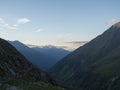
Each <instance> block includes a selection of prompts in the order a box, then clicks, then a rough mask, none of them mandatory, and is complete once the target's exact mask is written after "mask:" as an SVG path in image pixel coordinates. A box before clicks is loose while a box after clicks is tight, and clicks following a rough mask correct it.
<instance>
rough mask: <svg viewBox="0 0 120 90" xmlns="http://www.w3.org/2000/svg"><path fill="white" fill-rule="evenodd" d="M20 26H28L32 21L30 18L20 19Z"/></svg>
mask: <svg viewBox="0 0 120 90" xmlns="http://www.w3.org/2000/svg"><path fill="white" fill-rule="evenodd" d="M17 22H18V24H26V23H29V22H30V19H28V18H20V19H18V20H17Z"/></svg>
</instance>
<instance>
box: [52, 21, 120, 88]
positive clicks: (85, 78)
mask: <svg viewBox="0 0 120 90" xmlns="http://www.w3.org/2000/svg"><path fill="white" fill-rule="evenodd" d="M119 24H120V23H116V24H115V25H113V26H111V27H110V28H109V29H108V30H107V31H105V32H104V33H103V34H101V35H99V36H97V37H96V38H95V39H93V40H91V41H90V42H88V43H87V44H85V45H83V46H82V47H80V48H78V49H76V50H75V51H74V52H72V53H71V54H69V55H67V56H66V57H65V58H63V59H62V60H61V61H60V62H58V63H57V64H56V65H55V66H54V67H53V68H51V70H50V73H51V75H52V76H53V77H54V78H55V79H56V80H58V81H61V82H62V83H65V84H68V85H72V86H76V87H82V88H84V89H90V90H96V89H99V90H108V88H109V87H111V90H114V89H116V87H118V88H120V87H119V84H118V83H117V85H116V86H115V85H113V86H110V85H109V83H113V82H112V81H110V80H111V79H112V78H114V77H116V75H118V77H119V76H120V74H117V73H115V74H114V75H113V72H114V71H116V72H117V71H118V68H119V64H118V63H117V62H120V57H119V56H118V55H119V53H118V52H120V27H118V25H119ZM116 25H117V26H116ZM114 59H115V60H114ZM112 62H114V64H112ZM114 65H116V68H114ZM116 69H117V70H116ZM102 72H103V73H102ZM106 72H107V73H109V74H107V73H106ZM118 72H119V71H118ZM117 80H119V78H118V79H117ZM114 83H115V82H114Z"/></svg>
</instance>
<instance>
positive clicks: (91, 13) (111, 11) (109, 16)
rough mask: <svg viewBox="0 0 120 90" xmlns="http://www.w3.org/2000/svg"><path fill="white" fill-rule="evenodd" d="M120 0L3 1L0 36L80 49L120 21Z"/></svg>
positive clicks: (0, 13)
mask: <svg viewBox="0 0 120 90" xmlns="http://www.w3.org/2000/svg"><path fill="white" fill-rule="evenodd" d="M119 4H120V0H0V36H1V38H4V39H7V40H19V41H21V42H24V43H26V44H34V45H55V46H66V47H68V48H69V49H73V48H76V47H78V46H79V45H80V44H81V43H83V42H84V41H90V40H91V39H93V38H94V37H96V36H97V35H99V34H101V33H102V32H104V31H105V30H106V29H107V28H109V27H110V26H111V25H112V24H114V23H116V22H118V21H119V20H120V11H119V9H120V6H119Z"/></svg>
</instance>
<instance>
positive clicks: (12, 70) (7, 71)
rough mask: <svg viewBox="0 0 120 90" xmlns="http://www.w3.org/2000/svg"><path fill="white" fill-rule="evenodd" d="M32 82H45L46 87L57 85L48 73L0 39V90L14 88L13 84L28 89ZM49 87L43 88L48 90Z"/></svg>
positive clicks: (43, 83) (24, 89) (38, 83)
mask: <svg viewBox="0 0 120 90" xmlns="http://www.w3.org/2000/svg"><path fill="white" fill-rule="evenodd" d="M30 83H32V84H30ZM34 83H36V84H37V85H41V83H42V86H44V85H46V84H47V86H46V88H47V87H48V86H50V87H49V88H51V87H54V86H55V87H56V85H57V84H56V82H55V81H54V80H53V79H52V78H51V76H50V75H49V74H47V73H46V72H44V71H42V70H40V69H38V68H37V67H36V66H34V65H32V64H31V63H30V62H29V61H27V60H26V58H25V57H24V56H22V55H21V54H20V53H19V52H18V51H17V50H16V49H15V48H14V47H13V46H12V45H10V44H9V43H8V42H7V41H5V40H3V39H0V90H14V89H15V88H16V87H15V86H18V87H21V88H22V90H28V89H26V88H27V86H30V87H31V88H32V87H34V86H35V85H36V84H35V85H34ZM12 85H13V86H12ZM25 85H26V86H25ZM23 86H24V87H23ZM42 86H41V87H42ZM25 87H26V88H25ZM44 87H45V86H44ZM10 88H13V89H10ZM39 88H40V87H39ZM49 88H47V89H45V90H49ZM15 90H17V89H15ZM29 90H33V89H29ZM34 90H35V89H34ZM36 90H38V89H36ZM53 90H54V89H53ZM56 90H57V88H56ZM58 90H63V89H58Z"/></svg>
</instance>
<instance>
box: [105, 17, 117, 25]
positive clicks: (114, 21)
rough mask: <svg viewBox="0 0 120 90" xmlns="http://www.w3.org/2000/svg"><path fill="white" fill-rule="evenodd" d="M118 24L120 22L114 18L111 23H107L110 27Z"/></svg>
mask: <svg viewBox="0 0 120 90" xmlns="http://www.w3.org/2000/svg"><path fill="white" fill-rule="evenodd" d="M117 22H118V20H117V19H115V18H112V19H111V20H109V21H108V22H107V24H108V25H113V24H115V23H117Z"/></svg>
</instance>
